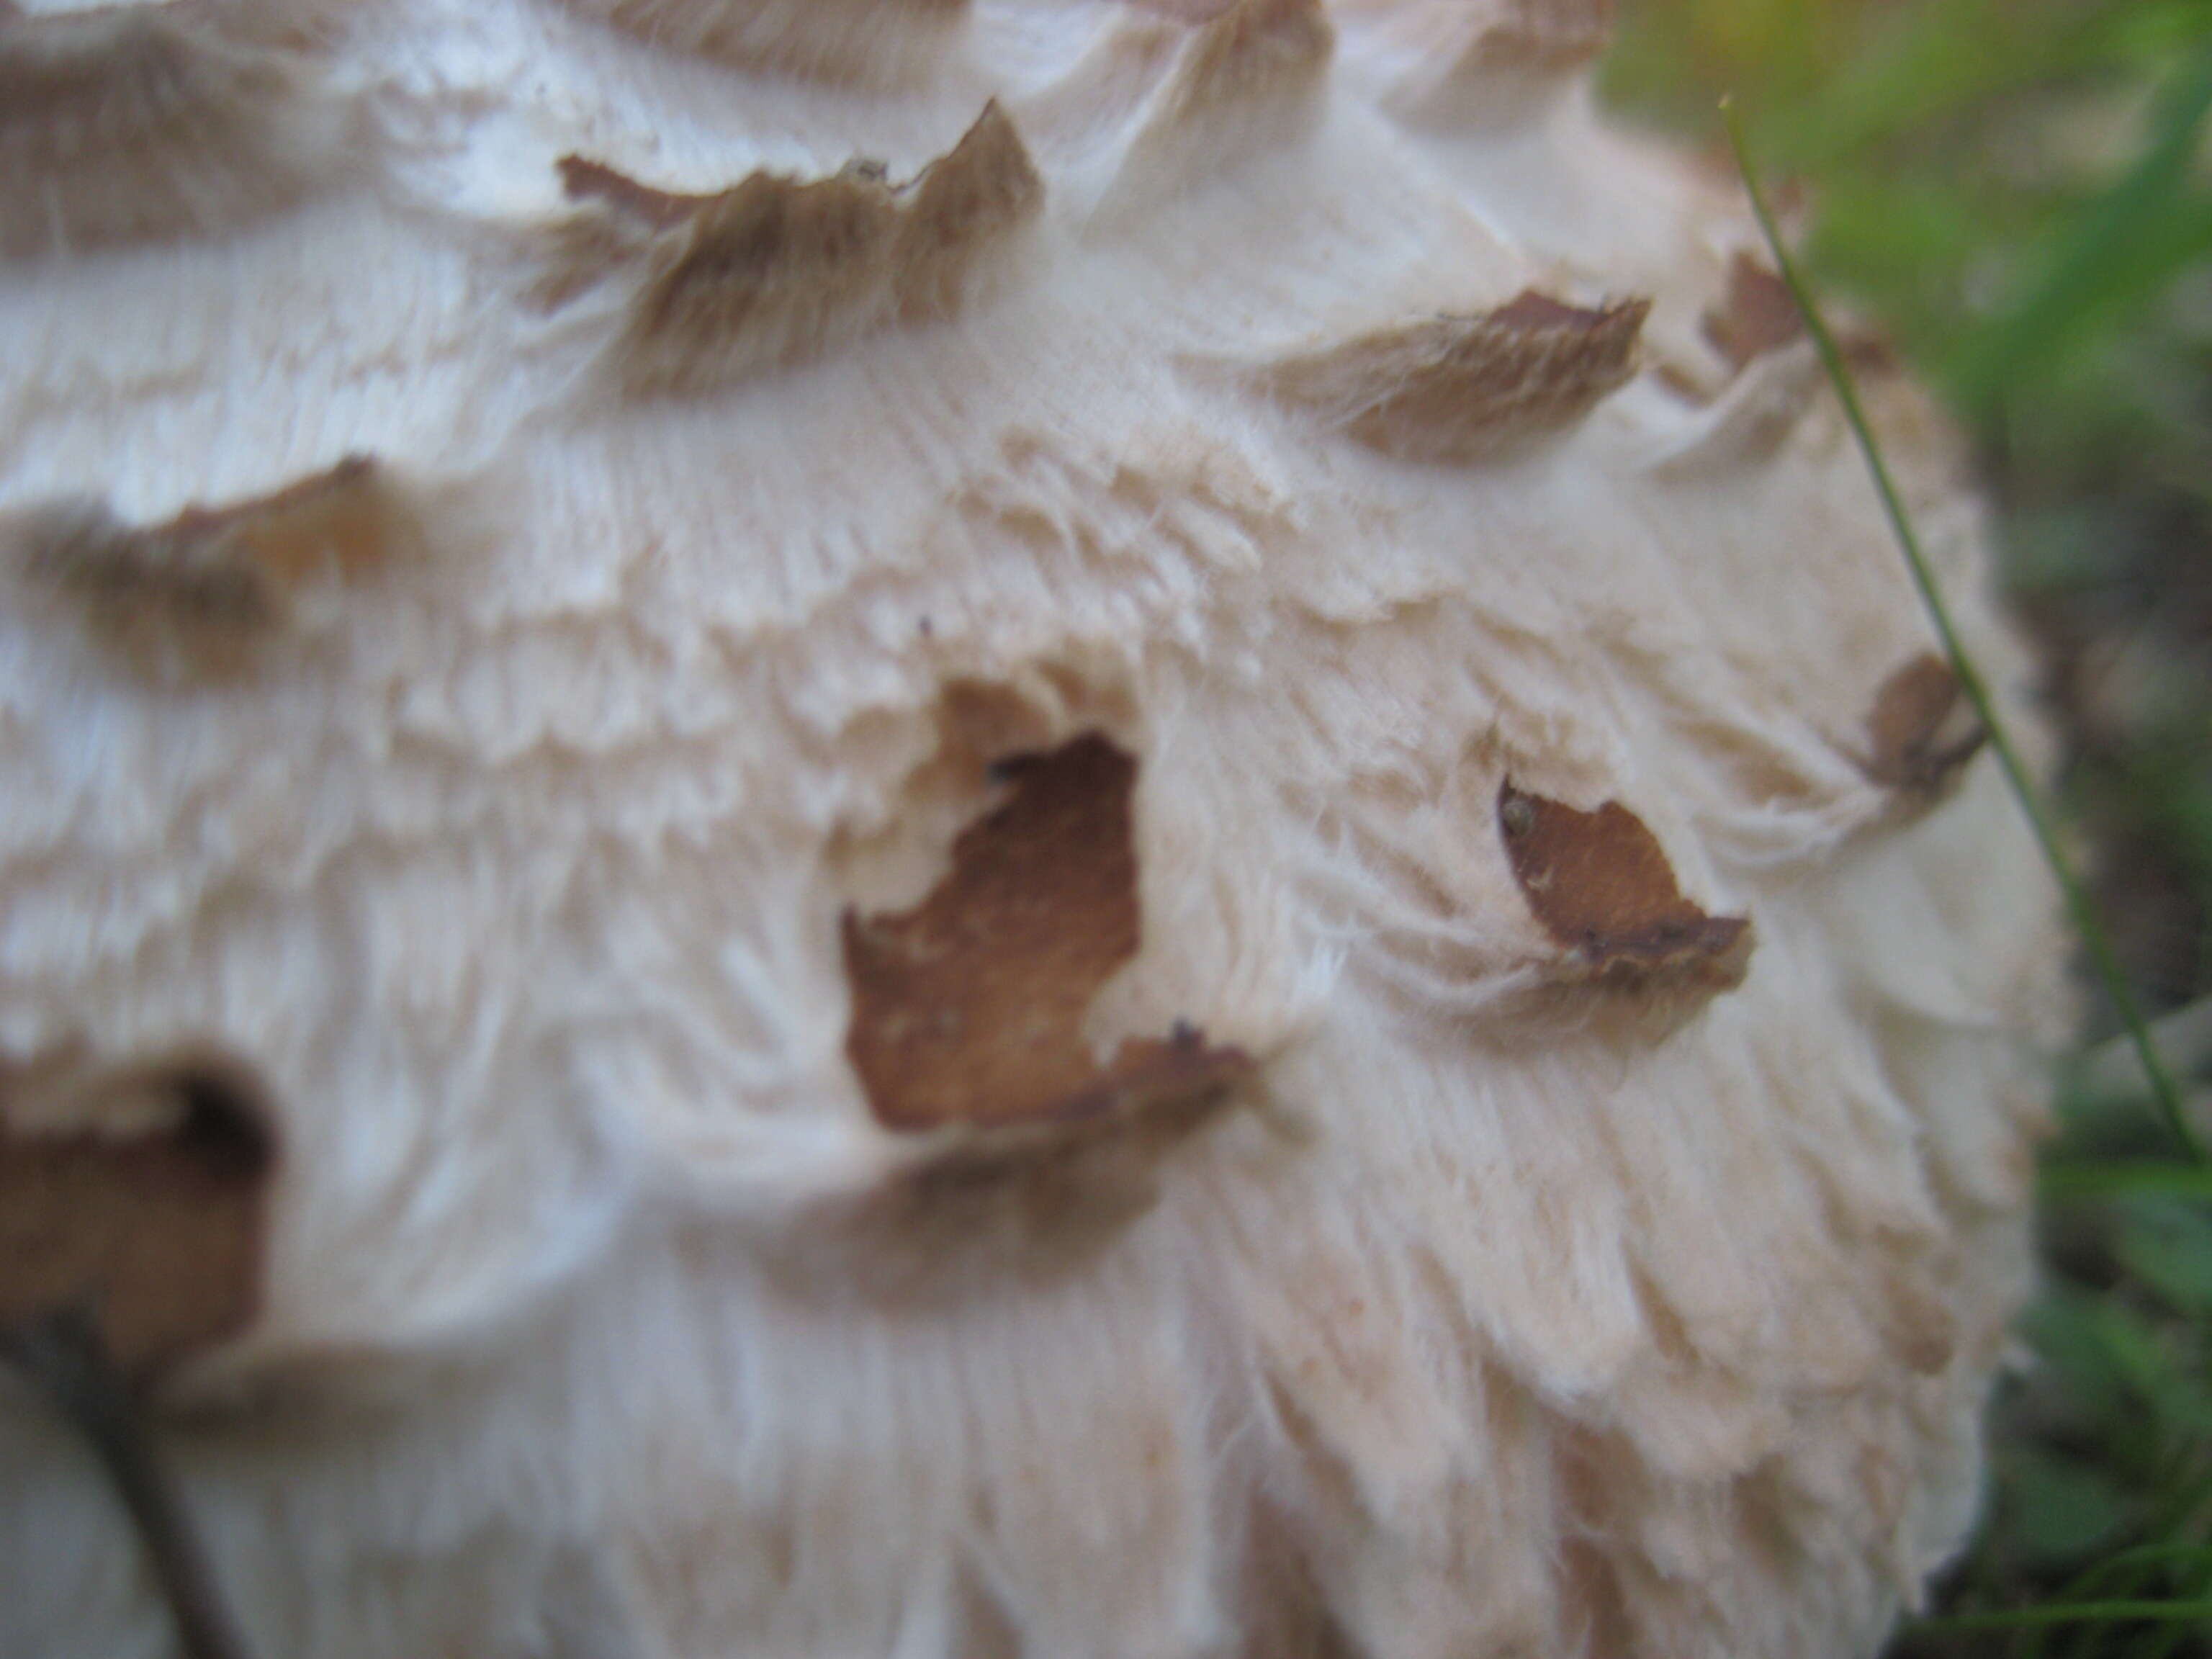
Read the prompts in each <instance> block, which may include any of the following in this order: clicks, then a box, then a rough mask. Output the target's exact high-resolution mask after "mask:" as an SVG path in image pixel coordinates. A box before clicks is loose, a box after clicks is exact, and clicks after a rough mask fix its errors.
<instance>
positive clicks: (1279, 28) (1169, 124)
mask: <svg viewBox="0 0 2212 1659" xmlns="http://www.w3.org/2000/svg"><path fill="white" fill-rule="evenodd" d="M1154 9H1155V10H1161V11H1166V12H1168V13H1169V14H1170V15H1182V16H1184V17H1187V18H1191V19H1193V20H1194V21H1197V20H1199V19H1201V18H1202V19H1203V21H1198V27H1196V28H1195V29H1194V30H1191V31H1189V32H1188V36H1187V38H1186V40H1184V41H1183V43H1182V45H1181V46H1180V47H1179V48H1178V49H1176V51H1175V53H1174V57H1173V59H1172V64H1173V67H1172V68H1171V69H1170V70H1168V73H1167V77H1166V80H1165V82H1164V84H1163V85H1161V86H1160V87H1159V88H1158V91H1157V92H1155V93H1151V94H1147V96H1146V100H1145V107H1146V114H1145V117H1144V121H1143V125H1142V126H1141V127H1140V128H1139V130H1138V131H1137V133H1136V136H1135V137H1133V139H1131V140H1130V142H1129V146H1128V149H1127V150H1126V151H1125V152H1124V154H1123V155H1122V158H1121V167H1120V168H1119V169H1118V171H1117V173H1116V176H1115V184H1114V188H1113V190H1112V191H1111V192H1110V194H1109V197H1108V198H1107V201H1106V203H1105V204H1103V210H1104V211H1105V212H1107V213H1108V214H1109V215H1119V214H1126V213H1129V212H1132V211H1134V210H1139V209H1142V208H1146V207H1148V206H1150V205H1152V204H1155V203H1157V202H1158V201H1159V200H1161V199H1163V198H1164V197H1171V196H1173V195H1175V194H1176V192H1177V191H1180V190H1182V188H1184V187H1186V186H1187V185H1190V184H1192V183H1194V181H1195V180H1197V179H1202V178H1206V177H1210V176H1212V174H1214V173H1217V172H1218V171H1219V170H1220V169H1221V168H1223V167H1226V166H1229V165H1231V164H1232V163H1233V162H1235V161H1237V160H1239V159H1241V158H1242V157H1243V156H1244V155H1248V154H1249V153H1250V152H1253V151H1255V150H1261V149H1267V148H1269V147H1271V146H1274V145H1278V144H1281V143H1285V142H1287V141H1288V140H1290V139H1291V138H1292V137H1295V136H1296V135H1297V133H1298V132H1299V131H1302V130H1303V129H1304V127H1305V125H1306V124H1307V123H1308V121H1309V120H1310V117H1311V115H1312V113H1313V112H1314V111H1315V109H1316V107H1317V106H1318V101H1319V100H1318V98H1317V96H1316V94H1318V93H1319V91H1320V89H1321V88H1322V85H1323V83H1324V82H1325V80H1326V76H1327V71H1328V64H1329V59H1330V58H1331V57H1332V56H1334V52H1335V50H1336V32H1335V30H1334V28H1333V27H1331V26H1330V24H1329V21H1328V14H1327V13H1326V11H1325V10H1324V9H1322V4H1321V0H1237V3H1236V4H1234V5H1230V6H1226V7H1218V8H1213V9H1211V10H1209V9H1206V8H1202V7H1200V8H1193V7H1172V6H1170V7H1156V8H1154ZM1168 45H1169V37H1167V36H1164V35H1163V34H1162V33H1160V32H1159V31H1158V28H1157V27H1156V26H1150V25H1147V26H1144V27H1139V28H1137V29H1135V30H1133V31H1130V32H1128V33H1127V34H1125V36H1124V37H1122V40H1121V51H1120V52H1119V53H1118V54H1117V55H1118V56H1119V57H1120V58H1121V63H1120V65H1119V73H1118V74H1109V75H1107V76H1105V82H1104V83H1102V84H1100V85H1097V86H1094V87H1091V88H1089V89H1088V91H1087V93H1085V94H1083V95H1084V96H1090V97H1095V96H1097V94H1100V93H1101V92H1103V91H1105V90H1106V84H1107V83H1110V82H1114V81H1116V80H1120V79H1122V78H1123V77H1124V76H1129V74H1130V72H1131V71H1133V70H1144V69H1147V68H1148V67H1149V66H1150V65H1151V64H1153V63H1156V62H1159V61H1162V60H1164V57H1165V50H1166V48H1167V47H1168ZM1091 68H1092V70H1093V71H1094V72H1098V71H1103V70H1106V69H1107V68H1108V65H1107V64H1103V63H1101V64H1094V65H1092V66H1091ZM1068 90H1069V91H1071V92H1073V91H1074V90H1076V89H1075V88H1073V87H1071V88H1069V89H1068ZM1122 90H1123V91H1124V92H1126V91H1127V87H1126V86H1125V87H1124V88H1122ZM1078 101H1081V99H1080V98H1079V100H1078Z"/></svg>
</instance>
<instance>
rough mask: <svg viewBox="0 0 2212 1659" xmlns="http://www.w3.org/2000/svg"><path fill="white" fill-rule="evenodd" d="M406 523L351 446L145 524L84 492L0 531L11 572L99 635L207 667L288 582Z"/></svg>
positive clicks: (351, 561) (403, 531)
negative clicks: (77, 609) (237, 493)
mask: <svg viewBox="0 0 2212 1659" xmlns="http://www.w3.org/2000/svg"><path fill="white" fill-rule="evenodd" d="M411 534H412V530H411V526H410V522H409V518H408V514H407V513H406V510H405V508H404V506H403V504H402V502H401V501H400V499H399V497H398V494H397V492H396V491H394V490H393V489H392V487H391V483H390V480H389V478H388V477H386V475H385V474H384V472H383V471H382V469H380V467H379V466H378V465H377V464H376V462H375V461H374V460H372V459H369V458H368V457H367V456H362V455H354V456H349V457H347V458H346V459H344V460H342V461H340V462H339V463H338V464H337V465H335V466H332V467H330V468H328V469H326V470H325V471H320V472H316V473H311V474H310V475H308V476H307V477H304V478H301V479H299V480H298V481H296V482H295V483H290V484H288V485H286V486H284V487H283V489H277V490H274V491H271V492H270V494H268V495H257V496H252V497H250V498H248V499H246V500H243V501H233V502H228V503H226V504H224V505H222V506H219V507H199V506H195V507H186V508H185V510H184V511H183V512H181V513H178V514H177V515H176V516H175V517H173V518H171V519H167V520H162V521H161V522H159V523H155V524H150V525H131V524H126V523H125V522H124V521H122V520H119V519H118V518H116V517H115V516H114V515H113V514H112V513H111V512H109V511H108V509H107V508H106V507H105V506H103V505H101V504H100V503H99V502H96V501H69V502H61V503H56V504H53V505H51V506H47V507H40V508H38V509H34V510H33V512H31V513H27V515H25V516H24V518H23V519H22V520H20V521H19V522H17V523H16V524H15V525H14V526H10V530H9V535H8V537H7V539H8V540H9V543H10V544H12V545H11V550H12V551H13V553H14V555H15V560H16V562H17V564H18V567H19V568H20V569H21V573H22V574H23V575H24V576H25V577H26V578H27V580H30V581H31V582H32V583H33V585H35V586H40V587H44V588H46V589H47V590H49V591H51V592H56V593H58V594H62V595H64V596H67V597H69V598H71V599H75V600H76V601H78V602H79V603H81V604H82V605H83V606H84V608H85V611H86V614H87V617H88V621H89V623H90V624H91V626H92V628H93V629H94V632H95V634H97V635H100V637H101V638H103V639H104V640H106V641H107V642H108V643H109V644H111V645H112V646H114V647H118V649H121V650H124V651H125V652H127V653H131V654H132V655H133V656H135V657H143V658H145V659H148V660H149V661H150V660H151V659H155V658H158V657H162V656H166V655H169V654H173V653H182V654H183V656H184V657H185V658H186V659H191V660H192V661H194V662H195V663H197V665H199V666H202V667H208V668H216V667H221V666H226V665H228V666H234V665H236V663H235V661H234V659H235V658H236V656H237V654H238V653H240V651H241V650H243V649H245V648H246V647H250V646H251V644H252V641H254V640H255V639H256V638H257V637H258V635H260V634H261V633H262V632H263V631H264V630H265V629H267V628H268V627H269V626H270V624H272V623H275V622H276V620H277V619H278V618H279V617H281V616H282V614H283V609H284V605H285V601H286V599H287V598H288V596H289V593H290V592H291V591H292V590H293V589H294V588H295V587H296V586H298V585H299V584H301V582H303V581H305V580H307V579H309V578H310V577H312V576H314V575H317V574H329V575H332V576H336V577H337V578H339V579H341V580H343V579H347V578H350V577H352V576H355V575H356V574H360V573H362V571H364V570H366V569H368V568H371V567H373V566H374V565H376V564H379V563H380V562H383V561H385V560H386V559H387V558H389V557H391V556H392V555H393V554H394V553H395V552H396V551H397V550H398V548H399V547H400V546H402V545H403V544H405V543H406V542H408V541H409V539H410V537H411Z"/></svg>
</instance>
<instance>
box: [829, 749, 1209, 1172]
mask: <svg viewBox="0 0 2212 1659" xmlns="http://www.w3.org/2000/svg"><path fill="white" fill-rule="evenodd" d="M994 774H995V775H997V776H999V777H1000V778H1001V779H1002V780H1003V781H1006V783H1007V784H1009V785H1010V786H1011V788H1012V794H1011V796H1010V798H1009V799H1007V800H1006V802H1005V803H1004V804H1003V805H1000V806H999V807H997V808H996V809H995V810H994V811H991V812H989V813H987V814H986V815H985V816H984V817H982V818H981V819H979V820H978V821H977V822H975V823H973V824H971V825H970V826H969V828H968V829H966V830H964V831H963V832H962V834H961V835H960V836H959V837H958V838H957V840H956V841H955V842H954V843H953V847H952V868H951V872H949V873H948V874H947V875H946V876H945V878H943V879H942V880H941V881H940V882H939V884H937V886H936V887H935V888H934V889H933V890H932V891H931V892H930V894H929V896H927V898H926V899H924V900H923V901H922V902H921V904H920V905H918V906H916V907H915V908H913V909H910V910H906V911H902V912H897V913H894V914H883V915H869V916H862V915H857V914H855V913H853V912H849V911H848V913H847V915H846V917H845V923H844V951H845V971H846V976H847V978H848V981H850V984H851V987H852V994H853V1018H852V1025H851V1028H850V1030H849V1031H848V1034H847V1036H846V1044H845V1046H846V1052H847V1054H848V1055H849V1056H850V1057H851V1059H852V1061H853V1066H854V1070H855V1071H857V1072H858V1073H859V1074H860V1081H861V1084H862V1085H863V1086H864V1087H865V1088H866V1091H867V1095H868V1100H869V1103H870V1104H871V1105H872V1107H873V1109H874V1110H875V1113H876V1115H877V1117H878V1119H879V1120H881V1121H882V1122H883V1123H884V1125H885V1126H886V1127H890V1128H893V1129H901V1130H928V1129H941V1128H949V1127H969V1128H1001V1127H1034V1126H1042V1125H1053V1124H1060V1125H1082V1124H1091V1123H1096V1122H1099V1121H1120V1120H1127V1119H1129V1118H1133V1117H1137V1116H1139V1115H1149V1114H1151V1113H1152V1112H1154V1111H1156V1110H1161V1109H1172V1108H1175V1107H1177V1106H1187V1105H1188V1104H1189V1103H1193V1102H1194V1101H1199V1100H1202V1099H1206V1098H1212V1097H1219V1096H1220V1095H1222V1094H1223V1093H1225V1091H1227V1090H1229V1089H1230V1088H1231V1086H1232V1085H1234V1084H1235V1083H1236V1081H1237V1079H1239V1078H1240V1077H1242V1076H1243V1074H1244V1073H1246V1072H1247V1071H1248V1070H1249V1064H1250V1063H1249V1060H1248V1059H1247V1058H1246V1056H1245V1055H1244V1054H1243V1053H1242V1052H1240V1051H1239V1050H1237V1049H1235V1048H1213V1047H1212V1046H1210V1045H1209V1044H1208V1043H1207V1042H1206V1040H1205V1038H1204V1036H1202V1035H1201V1034H1200V1033H1199V1032H1198V1031H1196V1030H1192V1029H1190V1028H1188V1027H1183V1026H1178V1027H1177V1029H1176V1030H1175V1032H1174V1033H1173V1034H1171V1035H1170V1036H1168V1037H1166V1038H1164V1039H1148V1040H1144V1041H1136V1042H1125V1043H1123V1044H1122V1045H1121V1048H1119V1049H1118V1050H1117V1051H1116V1052H1115V1054H1113V1055H1112V1056H1111V1057H1110V1058H1109V1059H1108V1060H1105V1061H1103V1063H1102V1062H1101V1061H1100V1060H1097V1058H1096V1057H1095V1056H1094V1054H1093V1052H1092V1047H1091V1042H1090V1041H1089V1039H1088V1038H1087V1037H1086V1036H1085V1033H1084V1020H1085V1015H1086V1014H1087V1013H1088V1012H1089V1011H1090V1008H1091V1003H1092V1001H1093V1000H1094V999H1095V998H1096V997H1097V994H1098V992H1099V990H1100V989H1101V987H1103V986H1104V985H1105V983H1106V981H1108V980H1109V978H1110V977H1111V976H1112V975H1113V974H1114V973H1115V970H1116V969H1119V968H1120V967H1121V965H1122V964H1123V963H1127V961H1128V960H1129V959H1130V958H1131V957H1134V956H1135V955H1136V953H1137V947H1138V944H1139V933H1140V921H1139V909H1138V899H1137V856H1136V847H1135V842H1134V838H1133V829H1132V823H1131V816H1130V814H1131V799H1132V795H1133V791H1134V788H1135V784H1136V775H1137V764H1136V762H1135V761H1134V760H1133V758H1131V757H1129V756H1128V755H1127V754H1126V753H1124V752H1123V751H1122V750H1121V749H1119V748H1117V747H1115V744H1112V743H1110V742H1109V741H1108V740H1107V739H1106V738H1103V737H1099V736H1097V735H1091V736H1087V737H1082V738H1076V739H1075V740H1074V741H1073V742H1071V743H1068V744H1065V745H1063V746H1062V747H1060V748H1058V749H1055V750H1050V751H1049V752H1047V753H1042V754H1034V755H1025V756H1021V757H1016V758H1014V759H1012V760H1010V761H1006V762H1003V763H1000V765H999V766H998V767H997V768H995V769H994Z"/></svg>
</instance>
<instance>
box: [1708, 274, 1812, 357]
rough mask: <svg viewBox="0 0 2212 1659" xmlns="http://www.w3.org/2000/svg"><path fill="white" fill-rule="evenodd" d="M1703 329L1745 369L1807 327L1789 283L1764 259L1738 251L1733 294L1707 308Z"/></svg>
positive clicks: (1715, 345)
mask: <svg viewBox="0 0 2212 1659" xmlns="http://www.w3.org/2000/svg"><path fill="white" fill-rule="evenodd" d="M1699 327H1700V330H1701V331H1702V332H1703V333H1704V335H1705V343H1707V344H1708V345H1710V346H1711V347H1712V349H1714V350H1716V351H1717V352H1719V353H1720V354H1721V356H1723V357H1725V358H1727V359H1728V361H1729V364H1730V365H1731V366H1732V367H1734V368H1742V367H1743V366H1744V365H1745V364H1746V363H1747V362H1750V361H1751V360H1752V359H1753V358H1754V357H1757V356H1762V355H1763V354H1765V353H1766V352H1769V351H1772V350H1775V349H1778V348H1779V347H1782V346H1785V345H1787V344H1789V343H1790V341H1792V340H1794V339H1796V338H1797V337H1799V336H1800V335H1802V334H1803V333H1804V331H1805V320H1804V319H1803V318H1802V317H1801V316H1799V315H1798V314H1797V301H1796V300H1795V299H1794V298H1793V297H1791V295H1790V284H1789V283H1785V282H1784V281H1783V280H1782V277H1781V276H1780V274H1779V273H1778V272H1777V271H1776V270H1775V269H1774V268H1773V267H1772V266H1771V265H1769V264H1765V262H1764V261H1762V260H1759V259H1757V258H1753V256H1752V255H1750V254H1748V253H1743V252H1739V253H1737V255H1736V256H1735V258H1734V259H1732V260H1730V261H1729V278H1728V292H1727V294H1726V295H1725V296H1724V297H1723V299H1722V300H1721V301H1720V303H1718V304H1717V305H1713V306H1709V307H1706V308H1705V315H1704V317H1703V318H1701V319H1699Z"/></svg>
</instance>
